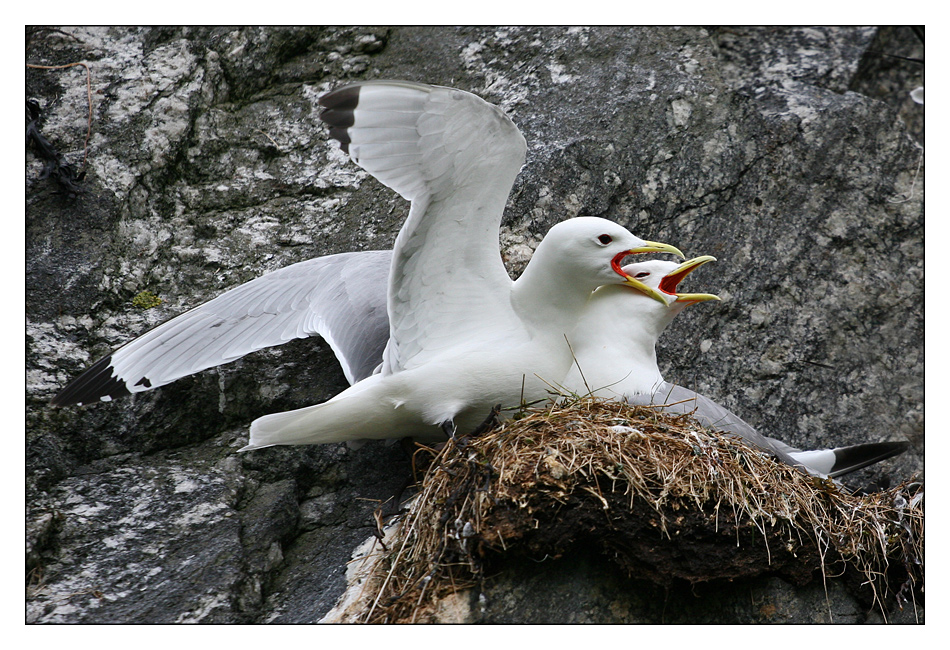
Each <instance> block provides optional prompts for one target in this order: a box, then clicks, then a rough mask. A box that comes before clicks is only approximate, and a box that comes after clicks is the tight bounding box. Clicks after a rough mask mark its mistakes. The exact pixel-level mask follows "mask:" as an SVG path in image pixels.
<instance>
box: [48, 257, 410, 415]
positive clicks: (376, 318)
mask: <svg viewBox="0 0 950 650" xmlns="http://www.w3.org/2000/svg"><path fill="white" fill-rule="evenodd" d="M391 259H392V252H391V251H367V252H361V253H343V254H340V255H329V256H326V257H319V258H316V259H312V260H307V261H305V262H299V263H297V264H292V265H291V266H288V267H286V268H283V269H280V270H278V271H274V272H273V273H268V274H267V275H263V276H261V277H259V278H256V279H254V280H252V281H250V282H247V283H245V284H242V285H240V286H238V287H236V288H234V289H231V290H230V291H227V292H225V293H223V294H221V295H220V296H218V297H217V298H215V299H213V300H210V301H208V302H206V303H204V304H203V305H200V306H198V307H196V308H194V309H192V310H190V311H188V312H185V313H184V314H182V315H180V316H178V317H176V318H173V319H172V320H170V321H168V322H166V323H164V324H162V325H159V326H158V327H156V328H154V329H152V330H150V331H149V332H146V333H145V334H143V335H142V336H140V337H138V338H136V339H135V340H133V341H130V342H129V343H127V344H126V345H124V346H122V347H121V348H119V349H117V350H116V351H115V352H113V353H112V354H110V355H109V356H108V357H105V358H104V359H101V360H100V361H99V362H98V363H96V364H94V365H93V366H92V367H91V368H90V369H89V370H87V371H86V372H85V373H83V374H82V375H80V376H79V377H77V378H76V379H74V380H73V381H72V382H70V384H68V385H67V386H66V387H65V388H64V389H63V390H62V391H61V392H60V393H59V394H58V395H57V396H56V397H55V398H54V400H53V403H54V404H58V405H65V404H76V403H80V404H85V403H89V402H92V401H97V400H106V401H107V400H109V399H111V398H113V397H118V396H119V395H123V394H126V393H135V392H141V391H144V390H149V389H151V388H156V387H158V386H163V385H165V384H168V383H170V382H173V381H175V380H176V379H180V378H182V377H185V376H187V375H191V374H194V373H196V372H199V371H201V370H205V369H207V368H211V367H214V366H218V365H221V364H224V363H228V362H230V361H234V360H235V359H238V358H240V357H243V356H244V355H246V354H248V353H250V352H254V351H256V350H260V349H262V348H266V347H271V346H275V345H280V344H282V343H286V342H287V341H290V340H292V339H295V338H306V337H309V336H315V335H319V336H322V337H323V338H324V339H325V340H326V341H327V343H328V344H329V345H330V347H331V348H332V349H333V352H334V353H335V354H336V356H337V359H338V360H339V361H340V364H341V365H342V366H343V372H344V374H345V375H346V378H347V380H348V381H349V382H350V383H351V384H352V383H354V382H356V381H359V380H360V379H363V378H364V377H367V376H369V375H370V374H372V373H373V370H374V368H376V367H377V366H378V365H379V364H380V363H381V361H382V350H383V348H384V347H385V344H386V340H387V338H388V336H389V326H388V322H387V316H386V311H385V303H386V299H385V283H384V282H382V281H381V280H380V279H379V278H381V277H384V275H385V274H386V273H387V272H388V270H389V266H390V260H391Z"/></svg>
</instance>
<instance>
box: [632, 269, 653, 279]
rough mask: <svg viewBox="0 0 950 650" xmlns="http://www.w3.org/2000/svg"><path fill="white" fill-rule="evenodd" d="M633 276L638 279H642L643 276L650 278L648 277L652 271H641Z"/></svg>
mask: <svg viewBox="0 0 950 650" xmlns="http://www.w3.org/2000/svg"><path fill="white" fill-rule="evenodd" d="M633 277H635V278H636V279H637V280H642V279H643V278H648V277H650V272H649V271H640V272H639V273H637V274H636V275H635V276H633Z"/></svg>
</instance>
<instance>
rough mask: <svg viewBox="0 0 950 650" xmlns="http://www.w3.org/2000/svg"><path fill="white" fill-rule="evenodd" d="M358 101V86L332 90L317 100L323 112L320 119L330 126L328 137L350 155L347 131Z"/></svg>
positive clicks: (353, 119)
mask: <svg viewBox="0 0 950 650" xmlns="http://www.w3.org/2000/svg"><path fill="white" fill-rule="evenodd" d="M359 101H360V86H345V87H343V88H340V89H339V90H333V91H331V92H328V93H327V94H326V95H324V96H323V97H321V98H320V99H318V100H317V103H318V104H320V106H323V107H324V108H325V110H324V111H323V112H321V113H320V119H321V120H322V121H323V122H325V123H326V124H327V125H329V126H330V137H331V138H333V139H334V140H337V141H338V142H339V143H340V149H342V150H343V151H344V152H345V153H347V154H348V153H350V134H349V133H347V129H348V128H350V127H351V126H353V123H354V121H355V119H356V115H355V113H354V111H355V110H356V106H357V104H359Z"/></svg>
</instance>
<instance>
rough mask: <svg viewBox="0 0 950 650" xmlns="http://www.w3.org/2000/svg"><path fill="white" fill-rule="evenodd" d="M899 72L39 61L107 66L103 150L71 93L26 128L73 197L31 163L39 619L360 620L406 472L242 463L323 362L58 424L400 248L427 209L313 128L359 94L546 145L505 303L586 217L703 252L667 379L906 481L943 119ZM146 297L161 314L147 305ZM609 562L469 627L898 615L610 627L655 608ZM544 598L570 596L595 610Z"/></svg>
mask: <svg viewBox="0 0 950 650" xmlns="http://www.w3.org/2000/svg"><path fill="white" fill-rule="evenodd" d="M880 52H885V53H887V54H896V55H902V56H906V57H921V56H922V44H921V43H920V42H919V41H918V40H917V39H916V38H915V37H914V35H913V33H912V32H910V31H909V30H906V29H898V28H884V29H881V30H878V29H874V28H843V29H842V28H815V29H809V28H779V29H756V28H729V29H725V28H722V29H715V30H703V29H699V28H684V29H675V28H663V29H656V28H571V29H561V28H505V29H501V28H458V29H453V28H436V27H431V28H430V27H424V28H392V29H386V28H242V29H231V28H132V29H126V28H121V29H119V28H64V29H61V30H58V29H40V30H36V31H33V32H31V34H30V36H29V42H28V50H27V62H28V63H30V64H37V65H45V66H55V65H65V64H68V63H72V62H76V61H84V62H86V63H88V65H89V70H90V73H91V100H92V117H91V121H92V128H91V137H90V139H89V142H88V148H86V147H85V140H86V129H87V122H88V119H89V110H90V109H89V104H88V97H87V86H86V77H85V70H84V68H82V67H70V68H65V69H59V70H45V69H35V68H34V69H29V70H28V73H27V98H28V99H30V98H33V99H36V100H37V102H38V106H39V108H40V111H41V113H40V118H39V122H37V123H36V125H37V126H38V127H39V131H40V132H41V133H42V134H43V136H44V137H45V138H46V139H47V140H48V141H49V142H50V143H51V144H52V145H53V146H54V147H55V148H56V150H57V151H59V153H61V154H64V155H65V156H66V158H67V160H68V161H69V162H70V163H71V164H72V165H73V166H74V167H75V168H76V170H77V171H81V172H82V173H83V174H84V177H83V178H82V181H81V183H80V184H81V188H82V190H81V191H80V192H78V193H76V192H74V191H71V190H69V189H68V188H66V187H64V185H63V184H61V183H57V180H56V177H55V175H53V176H50V175H47V174H46V173H45V170H46V169H47V163H46V161H45V160H44V159H43V158H42V156H40V155H39V154H38V153H37V150H36V149H35V148H31V149H30V150H28V153H27V164H26V180H27V186H26V204H27V241H26V245H27V314H26V315H27V399H26V402H27V416H26V428H27V431H26V435H27V498H28V509H27V510H28V512H27V518H28V521H27V537H28V539H27V571H28V583H29V591H28V604H27V620H28V621H30V622H38V623H49V622H84V623H104V622H143V623H144V622H149V623H168V622H186V621H189V622H190V621H203V622H252V621H256V622H308V621H316V620H319V619H320V618H321V617H322V616H323V614H325V613H326V612H327V611H328V610H329V609H330V608H331V607H332V606H333V604H334V602H335V601H336V599H337V598H338V597H339V595H340V594H341V593H342V591H343V586H344V579H343V575H344V570H345V563H346V561H347V560H348V559H349V556H350V553H351V550H352V549H353V548H354V547H355V546H356V545H357V544H358V543H359V542H361V541H362V540H363V539H365V538H366V537H367V536H368V535H369V534H370V532H371V530H372V516H371V513H372V511H373V509H374V508H375V506H376V504H377V502H378V501H380V500H384V499H386V498H388V497H389V496H391V495H392V494H393V493H394V492H395V491H396V489H398V487H399V485H400V484H401V483H402V482H403V481H404V480H405V477H406V476H407V475H408V472H409V461H408V458H407V457H406V455H405V453H404V452H403V451H402V450H401V449H400V448H399V447H398V446H387V445H385V444H382V443H371V444H368V445H366V446H364V447H362V448H360V449H358V450H350V449H348V448H346V447H345V446H336V445H330V446H323V447H312V448H276V449H273V448H272V449H265V450H261V451H257V452H252V453H249V454H244V455H241V456H238V455H236V454H235V453H234V452H235V450H236V449H237V448H239V447H240V446H241V445H242V444H244V442H246V435H247V434H246V431H247V426H248V424H249V423H250V421H251V420H252V419H254V418H256V417H258V416H260V415H264V414H266V413H270V412H275V411H280V410H286V409H290V408H297V407H301V406H305V405H309V404H313V403H317V402H320V401H323V400H325V399H328V398H329V397H331V396H332V395H334V394H335V393H337V392H339V391H340V390H342V389H343V388H344V387H345V386H346V382H345V379H344V377H343V374H342V372H341V371H340V370H339V368H338V366H337V365H336V363H335V361H334V358H333V355H332V352H331V351H330V350H329V347H328V346H327V345H326V344H325V343H324V342H323V341H321V340H317V339H313V340H303V341H295V342H293V343H290V344H287V345H285V346H282V347H280V348H277V349H273V350H266V351H262V352H259V353H255V354H253V355H250V356H248V357H246V358H244V359H242V360H240V361H238V362H235V363H233V364H230V365H227V366H224V367H221V368H219V369H216V370H211V371H207V372H205V373H202V374H199V375H197V376H193V377H190V378H186V379H183V380H180V381H178V382H176V383H174V384H171V385H169V386H166V387H163V388H161V389H158V390H156V391H153V392H148V393H142V394H139V395H136V396H134V397H131V398H128V399H125V400H119V401H116V402H113V403H104V404H99V405H94V406H91V407H84V408H63V409H52V408H50V407H49V406H48V404H47V403H48V401H49V399H50V398H51V397H52V396H53V395H54V394H55V392H56V391H57V390H58V389H59V388H61V387H62V386H63V385H64V384H65V383H66V382H67V381H68V380H69V379H70V378H71V377H73V376H75V375H76V374H78V373H79V372H80V371H81V370H82V369H83V368H85V367H86V366H87V365H89V364H90V363H92V362H93V361H95V360H96V359H97V358H99V357H101V356H103V355H105V354H107V353H108V352H109V350H111V349H112V348H113V347H115V346H117V345H119V344H121V343H123V342H125V341H127V340H129V339H131V338H133V337H134V336H136V335H137V334H140V333H142V332H143V331H145V330H146V329H148V328H149V327H151V326H154V325H156V324H158V323H160V322H162V321H164V320H166V319H168V318H170V317H171V316H173V315H176V314H178V313H180V312H181V311H183V310H185V309H187V308H189V307H192V306H195V305H198V304H200V303H202V302H204V301H206V300H209V299H210V298H212V297H214V296H215V295H217V294H218V293H221V292H222V291H224V290H225V289H227V288H229V287H232V286H234V285H237V284H240V283H242V282H246V281H248V280H250V279H252V278H254V277H256V276H258V275H260V274H262V273H265V272H267V271H271V270H274V269H277V268H281V267H283V266H286V265H288V264H291V263H293V262H297V261H300V260H304V259H308V258H311V257H316V256H319V255H326V254H330V253H337V252H343V251H349V250H369V249H382V248H389V247H391V246H392V243H393V240H394V239H395V235H396V233H397V232H398V229H399V227H400V225H401V224H402V222H403V220H404V219H405V217H406V214H407V212H408V205H407V204H406V203H405V202H404V201H403V200H402V199H401V198H399V197H398V196H396V195H395V194H393V193H392V192H391V191H389V190H388V189H387V188H385V187H382V186H381V185H380V184H379V183H377V182H376V181H375V180H373V179H372V178H370V177H368V176H367V175H366V174H365V173H364V172H362V171H361V170H360V169H358V168H357V167H356V166H355V165H353V164H351V163H349V162H348V161H347V160H346V159H345V157H344V156H343V154H342V153H340V152H339V151H338V150H337V149H336V147H335V146H333V145H331V144H328V143H327V141H326V131H325V129H324V128H323V127H322V126H321V125H320V123H319V121H318V119H317V115H318V113H319V108H318V107H317V103H316V100H317V97H319V96H320V95H321V94H322V93H324V92H326V91H327V90H329V89H331V88H333V87H336V86H337V85H339V84H341V83H344V82H347V81H351V80H357V79H372V78H390V79H392V78H395V79H410V80H415V81H422V82H427V83H434V84H440V85H446V86H453V87H458V88H462V89H464V90H469V91H472V92H475V93H477V94H479V95H480V96H482V97H484V98H485V99H486V100H488V101H490V102H492V103H495V104H498V105H500V106H502V107H503V108H504V109H505V110H506V111H507V112H508V113H509V114H510V115H511V117H512V119H513V120H514V121H515V123H516V124H517V125H518V126H519V128H520V129H521V130H522V132H523V133H524V134H525V137H526V139H527V141H528V145H529V149H528V160H527V164H526V166H525V168H524V171H523V172H522V174H521V176H520V177H519V179H518V182H517V184H516V186H515V188H514V191H513V192H512V195H511V198H510V201H509V205H508V209H507V211H506V214H505V219H504V225H503V230H502V234H501V243H502V247H503V252H504V255H505V259H506V262H507V263H508V264H509V269H510V270H511V272H512V274H513V275H515V276H516V275H517V274H518V273H519V272H520V270H521V269H522V268H523V266H524V264H525V262H526V261H527V259H528V258H529V257H530V253H531V250H532V248H533V247H534V246H535V245H536V244H537V242H538V241H539V240H540V238H541V237H542V236H543V234H544V233H545V232H546V231H547V230H548V229H549V228H550V227H551V226H552V225H553V224H555V223H557V222H558V221H561V220H563V219H566V218H569V217H574V216H578V215H597V216H601V217H605V218H608V219H612V220H615V221H617V222H620V223H622V224H624V225H626V226H627V227H629V228H630V229H631V230H632V231H633V232H635V233H637V234H639V235H641V236H643V237H646V238H649V239H653V240H658V241H666V242H670V243H672V244H675V245H676V246H678V247H679V248H680V249H682V250H683V251H684V252H685V253H686V254H687V255H688V256H695V255H701V254H711V255H715V256H716V257H717V258H718V260H719V261H718V263H716V264H714V265H710V266H708V267H706V268H705V269H704V270H703V271H701V272H699V273H696V274H694V277H691V278H690V280H689V284H688V286H687V287H686V288H687V289H688V290H694V291H711V292H715V293H718V294H719V295H720V296H722V297H723V302H722V303H720V304H715V305H710V304H706V305H699V306H697V307H693V308H692V309H690V310H687V312H686V313H685V314H684V315H683V316H681V317H680V318H678V319H677V321H676V322H675V323H674V324H673V325H672V326H671V327H670V329H669V331H668V332H667V333H666V334H665V337H664V339H663V340H662V342H661V348H660V350H659V356H660V360H661V366H663V369H664V371H665V375H666V378H667V379H668V380H671V381H677V382H679V383H682V384H684V385H686V386H689V387H691V388H694V389H696V390H698V391H700V392H702V393H705V394H707V395H709V396H710V397H712V398H714V399H716V400H717V401H720V402H721V403H723V404H725V405H726V406H728V407H729V408H731V409H732V410H734V411H735V412H736V413H737V414H739V415H740V416H742V417H743V418H744V419H746V420H747V421H749V422H750V423H752V424H755V425H757V426H758V427H759V428H760V429H761V430H762V431H763V432H764V433H766V434H768V435H770V436H773V437H777V438H780V439H783V440H785V441H786V442H788V443H789V444H792V445H795V446H799V447H805V448H815V447H822V446H825V447H826V446H838V445H843V444H853V443H857V442H864V441H871V440H880V439H907V440H910V441H911V442H912V443H914V451H913V452H911V453H907V454H904V455H903V456H901V457H899V458H897V459H894V460H893V461H888V462H886V463H883V464H881V465H879V466H875V467H873V468H869V469H868V470H864V471H863V472H862V473H861V474H860V475H859V476H856V477H855V478H854V480H853V481H851V483H853V484H854V485H855V486H865V485H875V484H883V483H887V482H893V481H895V480H903V479H906V478H909V477H910V476H911V475H913V474H914V473H915V472H918V471H920V470H921V469H922V454H923V388H922V386H923V189H924V187H923V168H922V152H923V149H922V144H923V143H922V136H923V130H922V121H923V106H921V105H918V104H914V103H913V101H912V100H911V99H910V96H909V93H910V91H911V90H913V89H914V88H915V87H917V86H920V85H922V75H923V70H922V66H921V67H917V66H916V65H915V64H909V63H908V62H906V61H902V60H899V59H893V60H891V59H887V58H886V57H882V55H881V54H880ZM84 150H85V153H84ZM84 156H85V162H84V163H83V159H84ZM143 291H148V292H151V293H152V294H154V295H156V296H158V297H159V298H160V299H161V301H162V302H161V304H160V305H158V306H156V307H152V308H150V309H145V310H143V309H141V308H139V307H136V306H133V300H134V299H135V298H136V296H139V295H140V294H141V293H142V292H143ZM136 302H137V304H139V305H141V304H142V301H141V300H139V301H136ZM603 562H605V560H604V559H603V558H599V559H598V558H587V557H585V558H582V561H578V562H560V563H558V564H557V565H555V566H554V568H550V567H545V569H544V571H543V572H542V571H540V570H538V571H535V570H534V569H535V568H534V567H514V568H513V569H512V573H511V574H510V575H509V576H506V577H503V578H501V579H499V580H498V581H497V582H496V583H495V584H493V585H490V586H489V587H486V589H489V592H486V593H488V601H487V602H488V603H489V604H488V605H484V606H483V607H482V612H483V613H482V620H494V621H498V622H501V621H511V622H514V621H529V620H530V621H535V622H540V621H551V622H556V621H569V620H570V621H592V622H593V621H599V622H608V621H620V620H628V621H656V622H659V621H661V620H666V621H685V620H691V621H692V620H702V621H716V622H728V621H734V622H746V621H759V620H781V621H797V622H804V621H812V620H814V616H816V611H817V609H816V607H813V606H812V605H811V604H813V603H814V602H818V603H819V604H820V605H822V607H821V608H820V609H821V610H822V612H824V611H825V610H827V611H828V612H831V611H832V609H833V610H834V612H833V613H832V616H833V618H834V620H837V621H841V622H845V621H846V622H856V621H857V622H860V621H864V620H874V618H875V616H878V615H877V614H869V609H870V607H869V606H868V604H867V601H866V597H865V596H862V595H861V594H856V593H852V592H851V591H850V590H849V589H847V588H845V586H842V585H838V584H835V583H834V582H833V581H831V583H832V584H833V585H834V586H833V588H831V589H829V592H828V593H829V598H830V599H831V601H832V602H833V606H832V604H831V603H825V599H824V594H825V591H824V588H823V587H822V586H821V579H820V576H818V577H817V580H818V583H817V585H816V584H812V585H810V586H808V587H805V588H801V587H792V586H791V585H788V584H786V583H784V582H782V581H781V580H779V579H777V578H769V579H765V580H763V581H758V582H754V583H749V584H745V583H743V584H732V585H725V586H724V585H714V587H715V589H716V593H717V598H716V599H713V600H715V602H713V603H711V604H709V603H707V604H705V605H704V601H702V600H697V597H696V594H697V593H698V592H697V591H696V590H691V589H689V588H684V589H682V590H679V591H674V592H673V594H672V595H671V596H670V597H669V599H668V601H667V602H666V605H665V609H664V611H663V612H657V611H655V610H656V608H657V607H656V601H655V599H650V598H644V597H642V594H643V593H644V592H643V590H642V589H641V590H639V591H637V592H636V593H638V594H640V595H639V596H637V597H628V598H624V599H623V602H619V601H616V599H614V598H613V597H612V596H611V594H615V593H616V591H619V590H624V589H629V588H631V587H629V585H637V584H641V583H635V582H632V583H629V585H627V583H623V581H620V582H618V580H619V578H618V577H617V576H615V575H612V574H610V571H609V570H607V569H605V568H604V565H602V564H598V563H603ZM567 565H569V566H567ZM558 567H559V568H558ZM585 567H586V568H585ZM519 571H520V572H521V573H520V574H519V573H518V572H519ZM525 572H527V575H525ZM519 575H521V576H522V577H521V578H519V577H518V576H519ZM598 576H601V577H598ZM506 583H507V586H506ZM529 583H530V584H529ZM535 584H536V586H531V585H535ZM545 584H547V585H548V586H544V585H545ZM611 585H613V586H611ZM625 585H626V586H625ZM633 588H636V587H633ZM557 589H561V590H562V591H564V590H566V589H567V590H569V592H570V593H571V594H574V593H576V591H577V590H578V589H583V590H584V594H585V595H584V596H583V598H582V600H583V602H584V603H585V605H584V608H583V611H581V610H578V609H574V608H571V607H569V606H568V605H566V602H569V601H570V599H558V598H556V597H555V596H554V594H555V593H556V591H557ZM704 589H706V591H709V590H710V589H709V588H708V587H704ZM700 591H703V590H702V589H700ZM558 593H559V592H558ZM565 593H567V592H565ZM704 593H705V592H704ZM748 593H753V594H754V595H755V597H754V598H749V597H748V596H747V595H743V594H748ZM535 595H537V597H535ZM542 596H543V597H542ZM765 600H767V601H768V602H769V603H771V605H770V608H769V609H768V612H769V615H768V616H764V615H762V614H761V612H763V611H765V610H762V609H761V603H762V602H765ZM824 605H827V606H824ZM889 605H890V604H889ZM918 605H919V603H918ZM486 608H487V609H486ZM475 609H477V607H476V608H475ZM918 612H919V613H921V614H922V608H920V607H918ZM835 613H837V616H835ZM901 616H903V620H910V621H913V620H914V616H913V614H912V613H910V614H909V613H908V612H907V611H906V610H905V611H904V612H903V613H902V614H900V615H898V620H901V618H900V617H901ZM891 618H892V620H893V617H891ZM823 620H827V617H826V618H825V619H823Z"/></svg>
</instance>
